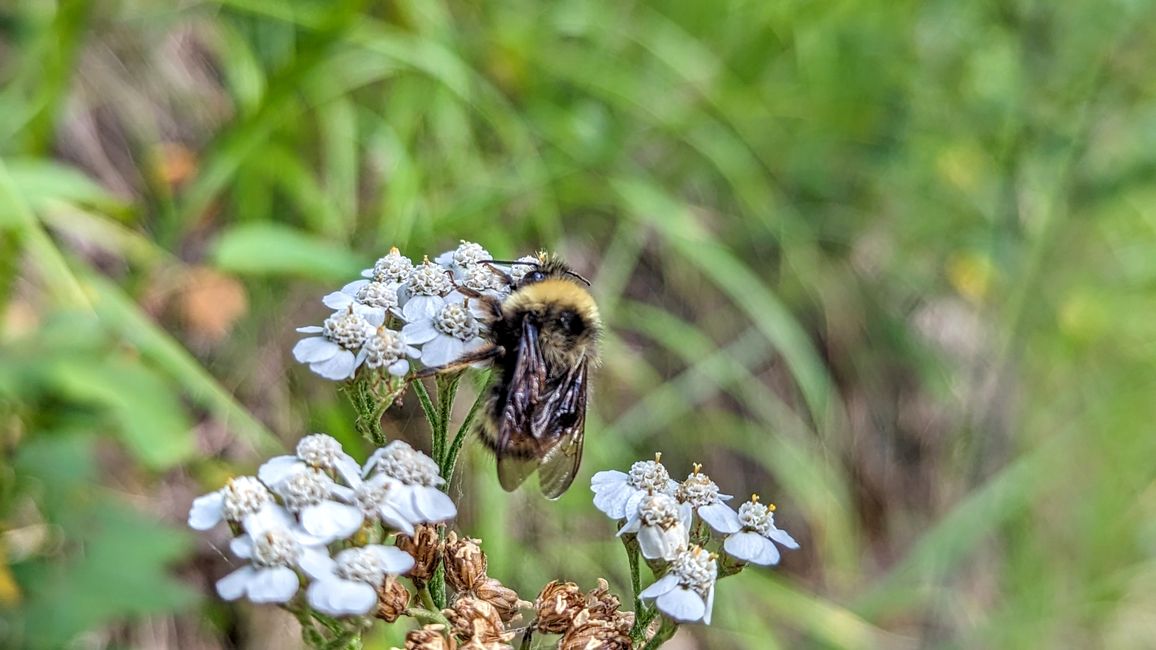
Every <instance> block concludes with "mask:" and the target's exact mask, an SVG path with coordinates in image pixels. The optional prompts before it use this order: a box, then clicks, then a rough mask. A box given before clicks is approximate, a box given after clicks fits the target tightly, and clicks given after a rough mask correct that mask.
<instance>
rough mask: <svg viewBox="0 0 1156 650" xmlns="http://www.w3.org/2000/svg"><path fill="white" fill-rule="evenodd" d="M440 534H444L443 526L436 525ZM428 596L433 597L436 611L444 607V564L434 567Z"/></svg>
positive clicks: (442, 535)
mask: <svg viewBox="0 0 1156 650" xmlns="http://www.w3.org/2000/svg"><path fill="white" fill-rule="evenodd" d="M438 528H439V532H440V536H441V537H443V539H444V536H445V526H438ZM429 592H430V596H431V597H432V599H433V603H434V608H435V609H437V610H438V611H441V610H442V609H445V607H446V570H445V565H444V564H438V566H437V568H436V569H434V574H433V578H432V579H431V580H430V584H429Z"/></svg>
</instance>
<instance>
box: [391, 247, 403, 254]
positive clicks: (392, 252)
mask: <svg viewBox="0 0 1156 650" xmlns="http://www.w3.org/2000/svg"><path fill="white" fill-rule="evenodd" d="M389 254H390V255H401V251H399V250H397V246H390V247H389Z"/></svg>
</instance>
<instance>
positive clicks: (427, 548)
mask: <svg viewBox="0 0 1156 650" xmlns="http://www.w3.org/2000/svg"><path fill="white" fill-rule="evenodd" d="M397 547H398V548H400V549H401V550H403V551H405V552H406V553H409V554H410V555H412V556H413V561H414V564H413V569H412V570H411V571H410V572H409V577H410V578H413V580H414V581H415V582H418V583H426V582H429V581H430V578H432V577H433V574H434V571H435V570H436V569H437V567H438V561H439V560H440V559H441V548H442V546H441V540H439V539H438V529H437V526H433V525H430V524H420V525H418V526H416V527H415V531H414V534H413V536H412V537H411V536H409V535H398V536H397Z"/></svg>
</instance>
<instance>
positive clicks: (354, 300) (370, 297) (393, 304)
mask: <svg viewBox="0 0 1156 650" xmlns="http://www.w3.org/2000/svg"><path fill="white" fill-rule="evenodd" d="M400 286H401V285H398V284H394V283H392V282H377V281H376V280H354V281H353V282H350V283H349V284H347V285H345V286H344V287H341V291H334V292H333V293H331V294H328V295H326V296H325V297H324V298H322V299H321V302H323V303H325V306H326V307H329V308H330V309H334V310H337V311H341V310H344V309H348V308H349V307H350V306H352V305H357V306H358V307H360V309H359V311H360V312H361V313H362V314H366V313H369V312H381V315H380V316H378V318H380V319H381V320H382V322H385V316H386V314H387V313H388V312H391V311H393V310H396V309H397V308H398V307H399V306H400V304H401V302H400V300H399V298H398V288H399V287H400Z"/></svg>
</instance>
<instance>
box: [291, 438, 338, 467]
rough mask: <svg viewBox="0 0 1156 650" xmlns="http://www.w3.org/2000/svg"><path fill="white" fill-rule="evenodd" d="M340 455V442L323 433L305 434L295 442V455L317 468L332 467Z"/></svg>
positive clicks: (335, 464)
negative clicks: (299, 440)
mask: <svg viewBox="0 0 1156 650" xmlns="http://www.w3.org/2000/svg"><path fill="white" fill-rule="evenodd" d="M340 455H341V443H340V442H337V439H336V438H334V437H333V436H327V435H325V434H324V433H315V434H313V435H309V436H305V437H304V438H302V439H301V442H298V443H297V457H298V458H300V459H301V460H303V461H305V462H306V463H307V464H309V465H310V466H311V467H316V468H318V469H333V468H334V467H336V466H337V459H338V457H339V456H340Z"/></svg>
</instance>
